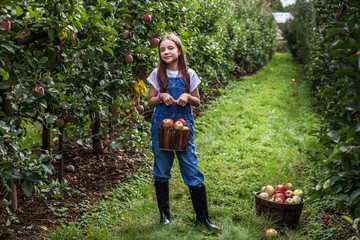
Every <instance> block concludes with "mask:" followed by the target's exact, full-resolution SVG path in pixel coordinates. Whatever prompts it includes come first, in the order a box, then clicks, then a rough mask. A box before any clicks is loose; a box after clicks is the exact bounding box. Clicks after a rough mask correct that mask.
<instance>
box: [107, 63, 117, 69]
mask: <svg viewBox="0 0 360 240" xmlns="http://www.w3.org/2000/svg"><path fill="white" fill-rule="evenodd" d="M115 65H116V62H111V63H108V68H109V69H112V68H113V67H114V66H115Z"/></svg>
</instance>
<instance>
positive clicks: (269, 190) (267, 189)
mask: <svg viewBox="0 0 360 240" xmlns="http://www.w3.org/2000/svg"><path fill="white" fill-rule="evenodd" d="M262 191H263V192H267V193H268V194H269V196H270V197H271V196H272V195H274V193H275V189H274V188H273V187H272V186H270V185H266V186H265V187H263V188H262Z"/></svg>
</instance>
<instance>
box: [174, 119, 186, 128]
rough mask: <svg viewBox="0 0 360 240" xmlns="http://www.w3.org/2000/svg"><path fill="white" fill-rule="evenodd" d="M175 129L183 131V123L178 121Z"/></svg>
mask: <svg viewBox="0 0 360 240" xmlns="http://www.w3.org/2000/svg"><path fill="white" fill-rule="evenodd" d="M173 128H174V129H183V128H184V125H183V124H182V122H180V121H176V122H175V123H174V125H173Z"/></svg>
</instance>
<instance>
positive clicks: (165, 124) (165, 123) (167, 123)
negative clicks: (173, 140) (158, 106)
mask: <svg viewBox="0 0 360 240" xmlns="http://www.w3.org/2000/svg"><path fill="white" fill-rule="evenodd" d="M173 123H174V121H173V120H172V119H170V118H165V119H164V120H163V121H162V122H161V126H162V127H163V128H171V127H172V125H173Z"/></svg>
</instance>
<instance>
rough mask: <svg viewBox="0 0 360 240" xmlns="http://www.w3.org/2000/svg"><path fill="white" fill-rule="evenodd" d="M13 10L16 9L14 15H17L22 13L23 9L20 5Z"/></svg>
mask: <svg viewBox="0 0 360 240" xmlns="http://www.w3.org/2000/svg"><path fill="white" fill-rule="evenodd" d="M15 10H16V15H17V16H20V15H21V14H23V9H22V8H21V7H19V6H16V7H15Z"/></svg>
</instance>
